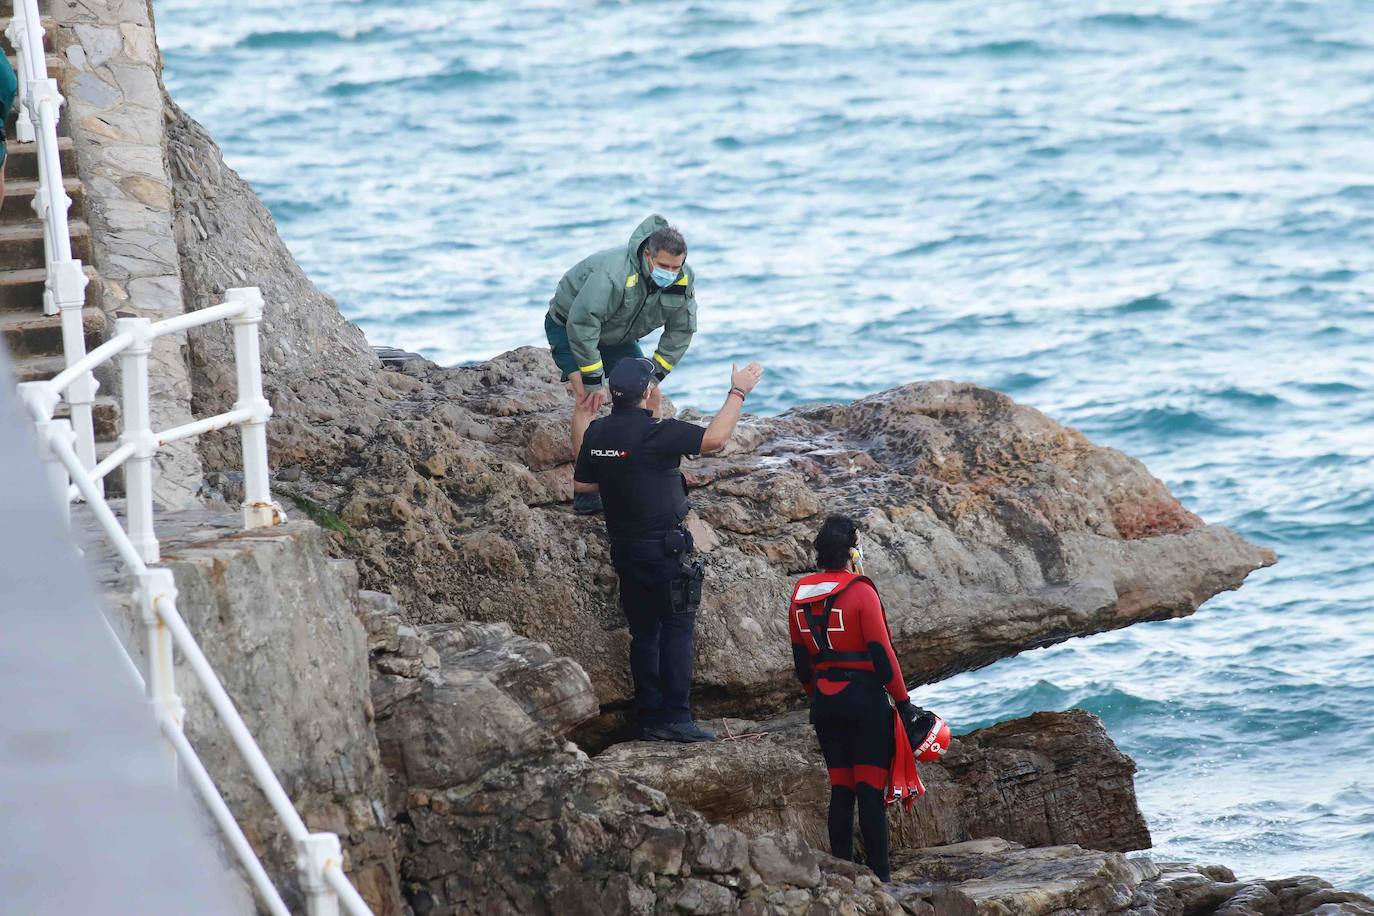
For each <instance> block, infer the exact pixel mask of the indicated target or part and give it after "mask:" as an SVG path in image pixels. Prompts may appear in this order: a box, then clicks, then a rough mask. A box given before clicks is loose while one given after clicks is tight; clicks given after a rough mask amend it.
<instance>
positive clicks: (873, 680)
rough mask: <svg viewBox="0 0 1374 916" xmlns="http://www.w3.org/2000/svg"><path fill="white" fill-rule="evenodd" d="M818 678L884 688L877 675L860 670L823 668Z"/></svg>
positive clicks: (817, 673) (817, 675) (817, 674)
mask: <svg viewBox="0 0 1374 916" xmlns="http://www.w3.org/2000/svg"><path fill="white" fill-rule="evenodd" d="M816 677H818V678H820V679H821V680H826V681H853V682H856V683H860V684H863V683H869V684H877V685H878V686H882V681H880V680H878V675H877V674H875V673H874V672H872V671H863V670H861V669H859V668H822V669H821V670H820V671H818V672H816Z"/></svg>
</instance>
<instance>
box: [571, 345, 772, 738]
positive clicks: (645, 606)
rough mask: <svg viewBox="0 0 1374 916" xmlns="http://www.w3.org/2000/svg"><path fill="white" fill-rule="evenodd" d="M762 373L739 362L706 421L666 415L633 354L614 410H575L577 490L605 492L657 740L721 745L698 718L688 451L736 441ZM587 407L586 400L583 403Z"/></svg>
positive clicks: (644, 727) (697, 587) (638, 679)
mask: <svg viewBox="0 0 1374 916" xmlns="http://www.w3.org/2000/svg"><path fill="white" fill-rule="evenodd" d="M762 375H763V369H762V368H760V366H759V365H758V363H750V364H749V365H748V366H745V367H744V368H743V369H737V368H735V367H733V366H732V367H731V371H730V392H729V394H727V395H726V397H725V404H724V406H723V407H721V409H720V411H719V412H718V413H717V414H716V415H715V417H714V418H713V419H712V420H711V423H710V425H708V426H706V427H704V428H703V427H701V426H697V425H696V424H695V423H685V422H683V421H681V420H663V419H659V418H658V414H659V412H660V396H659V391H658V386H657V385H655V384H654V364H653V363H652V362H650V361H649V360H647V359H644V358H642V357H641V358H629V359H624V360H621V362H620V363H619V364H618V365H617V366H616V367H615V368H614V369H613V370H611V376H610V389H611V414H610V416H608V417H603V418H602V419H599V420H595V421H592V420H591V417H592V416H594V415H595V409H594V408H593V409H592V410H590V411H588V410H587V409H578V410H577V411H575V412H574V415H573V442H574V446H576V448H577V465H576V468H575V469H574V472H573V489H574V492H583V493H585V492H589V491H592V490H596V489H598V488H599V490H600V493H601V500H602V503H603V504H604V506H605V513H606V531H607V533H608V534H609V535H610V538H611V562H612V564H614V566H615V571H616V575H617V576H619V577H620V607H621V609H622V610H623V611H624V612H625V619H626V621H627V622H628V623H629V625H630V674H631V676H632V677H633V678H634V685H635V710H636V712H637V714H638V716H639V726H640V734H641V736H642V737H644V738H645V739H647V740H651V741H682V742H692V741H714V740H715V738H716V736H715V735H714V734H713V733H712V732H710V731H709V730H707V729H704V728H702V727H700V726H698V725H697V724H696V723H695V722H693V721H692V708H691V702H690V699H691V689H692V660H693V649H694V647H693V637H694V634H695V629H696V611H697V606H698V605H699V604H700V602H701V580H702V567H701V562H700V561H692V560H690V559H689V558H690V556H691V554H692V537H691V535H690V534H689V533H688V532H687V529H686V528H684V527H683V525H682V520H683V519H684V518H686V516H687V511H688V504H687V484H686V483H685V481H684V480H683V478H682V470H681V467H680V465H681V462H682V457H683V456H684V455H700V454H706V453H708V452H714V451H716V450H717V449H719V448H721V447H722V446H724V445H725V443H726V442H728V441H730V437H731V435H733V434H734V431H735V424H736V422H738V420H739V415H740V410H741V408H743V406H744V399H745V397H746V396H747V395H748V394H749V392H750V391H752V390H753V389H754V386H755V385H757V384H758V381H759V379H760V378H761V377H762ZM579 407H581V405H579Z"/></svg>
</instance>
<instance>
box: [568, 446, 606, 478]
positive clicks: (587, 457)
mask: <svg viewBox="0 0 1374 916" xmlns="http://www.w3.org/2000/svg"><path fill="white" fill-rule="evenodd" d="M573 480H575V481H577V482H578V483H600V482H601V481H600V480H597V478H596V465H595V464H593V463H592V447H591V444H590V443H589V442H587V439H586V437H583V439H582V451H580V452H578V453H577V464H575V465H573Z"/></svg>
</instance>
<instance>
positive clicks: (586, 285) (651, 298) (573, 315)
mask: <svg viewBox="0 0 1374 916" xmlns="http://www.w3.org/2000/svg"><path fill="white" fill-rule="evenodd" d="M667 225H668V221H667V220H666V219H664V218H663V217H661V216H659V215H658V214H654V215H653V216H650V217H649V218H647V219H646V220H644V222H642V223H640V224H639V227H638V228H637V229H635V231H634V234H633V235H631V236H630V244H629V245H627V246H625V247H624V248H611V249H608V250H606V251H600V252H597V253H596V254H594V255H592V256H591V257H588V258H584V259H583V260H581V261H579V262H578V263H577V265H576V266H575V267H573V269H572V270H570V271H568V272H567V273H565V274H564V275H563V279H562V280H559V281H558V291H557V292H555V293H554V295H553V298H552V299H551V300H549V313H550V314H551V315H552V316H553V319H554V321H556V322H558V323H559V324H565V325H567V329H568V341H569V342H570V343H571V344H572V352H573V356H574V357H576V358H577V365H578V368H579V370H580V371H581V372H582V380H583V382H584V383H585V384H587V385H589V386H593V387H594V386H596V385H599V384H601V373H602V364H601V354H600V352H599V350H598V348H599V347H600V345H602V344H619V343H631V342H635V341H638V340H639V339H640V338H642V337H644V336H645V335H647V334H650V333H652V332H653V331H655V330H657V329H658V328H663V334H662V335H661V336H660V337H659V339H658V348H657V349H656V350H655V351H654V362H655V363H656V364H657V368H658V371H659V373H660V377H661V376H662V375H666V374H667V373H669V372H671V371H673V367H674V366H676V365H677V364H678V361H679V360H681V359H682V355H683V354H684V353H686V352H687V347H688V346H690V345H691V343H692V335H693V334H695V333H696V330H697V300H696V284H695V278H694V277H693V276H692V270H691V268H689V267H688V266H687V265H686V264H685V263H684V264H683V265H682V276H680V277H678V279H677V282H676V283H674V284H673V285H672V286H669V287H668V288H667V289H659V288H658V287H656V286H655V285H654V283H653V281H652V280H650V279H649V276H648V274H647V273H646V272H645V270H644V258H643V256H642V254H641V252H640V247H641V246H642V245H643V244H644V241H645V240H646V239H647V238H648V237H649V236H650V235H652V234H653V232H654V231H655V230H656V229H662V228H663V227H665V226H667Z"/></svg>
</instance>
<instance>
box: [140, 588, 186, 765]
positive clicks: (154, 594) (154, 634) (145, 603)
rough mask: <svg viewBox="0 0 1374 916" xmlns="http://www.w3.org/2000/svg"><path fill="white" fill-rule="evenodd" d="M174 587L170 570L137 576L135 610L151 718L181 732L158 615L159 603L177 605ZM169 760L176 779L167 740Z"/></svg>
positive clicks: (181, 714) (168, 637)
mask: <svg viewBox="0 0 1374 916" xmlns="http://www.w3.org/2000/svg"><path fill="white" fill-rule="evenodd" d="M176 600H177V586H176V580H175V579H174V578H173V577H172V571H171V570H170V569H150V570H148V571H147V572H144V573H141V574H140V575H139V577H138V608H139V613H140V616H141V617H142V618H143V629H144V632H145V633H146V634H147V638H148V676H147V678H146V681H145V683H146V684H147V685H148V703H149V705H151V706H152V707H153V715H154V716H155V717H156V718H157V719H158V720H159V721H162V720H166V721H167V722H168V723H170V724H171V725H173V726H175V728H176V730H177V731H181V728H182V724H183V723H184V722H185V719H186V707H185V706H184V705H183V704H182V702H181V697H180V696H178V695H177V688H176V667H175V665H176V658H175V656H174V655H173V647H172V633H171V631H170V630H169V629H167V625H166V624H165V623H163V621H162V615H161V614H160V613H159V612H158V604H159V602H169V603H170V604H171V605H172V606H173V607H175V606H176ZM168 748H169V750H170V751H171V758H172V778H173V779H175V778H176V772H177V767H176V761H177V753H176V746H175V745H174V744H172V743H171V742H170V740H169V742H168Z"/></svg>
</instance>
